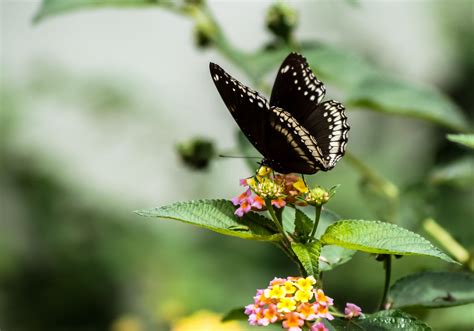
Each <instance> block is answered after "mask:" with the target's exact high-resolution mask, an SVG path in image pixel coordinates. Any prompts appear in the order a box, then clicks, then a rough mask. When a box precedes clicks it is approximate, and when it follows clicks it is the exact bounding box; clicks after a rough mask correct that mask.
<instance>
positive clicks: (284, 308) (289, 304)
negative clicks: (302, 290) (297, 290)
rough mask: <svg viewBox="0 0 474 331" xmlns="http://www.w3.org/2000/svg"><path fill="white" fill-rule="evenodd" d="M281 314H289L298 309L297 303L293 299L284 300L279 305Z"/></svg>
mask: <svg viewBox="0 0 474 331" xmlns="http://www.w3.org/2000/svg"><path fill="white" fill-rule="evenodd" d="M277 309H278V311H279V312H284V313H289V312H291V311H294V310H295V309H296V301H295V300H294V299H293V298H282V299H281V300H280V302H279V303H278V304H277Z"/></svg>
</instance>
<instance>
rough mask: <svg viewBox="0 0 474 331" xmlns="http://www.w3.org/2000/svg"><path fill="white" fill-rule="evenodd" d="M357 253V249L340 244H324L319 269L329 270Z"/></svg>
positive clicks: (347, 260)
mask: <svg viewBox="0 0 474 331" xmlns="http://www.w3.org/2000/svg"><path fill="white" fill-rule="evenodd" d="M355 253H356V251H355V250H351V249H347V248H344V247H340V246H333V245H326V246H323V248H322V250H321V256H320V258H319V271H329V270H332V269H334V268H336V267H338V266H340V265H341V264H344V263H347V262H349V261H350V260H351V259H352V258H353V257H354V254H355Z"/></svg>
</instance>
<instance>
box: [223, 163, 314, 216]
mask: <svg viewBox="0 0 474 331" xmlns="http://www.w3.org/2000/svg"><path fill="white" fill-rule="evenodd" d="M240 185H242V186H246V187H247V190H246V191H245V192H243V193H242V194H240V195H239V196H237V197H235V198H233V199H232V200H231V201H232V203H233V204H234V206H239V207H238V208H237V210H236V211H235V214H236V215H237V216H239V217H242V216H243V215H244V214H245V213H248V212H249V211H250V210H254V211H256V210H265V201H266V200H268V201H271V204H272V206H274V207H276V208H283V207H284V206H286V205H287V204H288V203H291V204H297V205H307V204H308V202H307V201H305V196H306V195H307V194H309V192H310V191H309V189H308V187H307V186H306V184H305V182H304V181H303V179H302V178H300V177H298V176H296V175H294V174H287V175H282V174H277V175H273V172H272V170H271V169H270V168H268V167H261V168H260V169H259V170H258V172H257V174H256V175H255V176H254V177H250V178H245V179H241V180H240ZM252 192H253V193H254V194H252Z"/></svg>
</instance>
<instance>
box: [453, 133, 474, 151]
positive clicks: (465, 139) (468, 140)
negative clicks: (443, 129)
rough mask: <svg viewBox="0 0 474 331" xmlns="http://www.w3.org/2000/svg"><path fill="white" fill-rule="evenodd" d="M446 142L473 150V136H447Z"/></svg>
mask: <svg viewBox="0 0 474 331" xmlns="http://www.w3.org/2000/svg"><path fill="white" fill-rule="evenodd" d="M447 137H448V140H450V141H452V142H455V143H458V144H461V145H464V146H467V147H469V148H474V134H448V136H447Z"/></svg>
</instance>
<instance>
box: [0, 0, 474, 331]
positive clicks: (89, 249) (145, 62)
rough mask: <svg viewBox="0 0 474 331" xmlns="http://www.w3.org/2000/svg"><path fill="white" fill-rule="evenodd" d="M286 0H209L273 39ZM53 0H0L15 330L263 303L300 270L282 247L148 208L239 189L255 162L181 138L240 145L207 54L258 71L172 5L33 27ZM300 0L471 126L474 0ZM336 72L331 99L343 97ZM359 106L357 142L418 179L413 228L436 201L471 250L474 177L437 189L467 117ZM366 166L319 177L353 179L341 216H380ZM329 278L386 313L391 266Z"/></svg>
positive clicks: (1, 244)
mask: <svg viewBox="0 0 474 331" xmlns="http://www.w3.org/2000/svg"><path fill="white" fill-rule="evenodd" d="M272 3H273V2H271V1H245V2H240V1H214V2H213V1H211V2H210V4H209V6H210V8H211V9H212V11H213V13H214V15H215V18H216V19H217V20H218V21H219V22H220V24H221V26H222V28H223V30H224V32H225V33H226V35H227V36H228V38H229V39H230V40H232V41H233V42H234V43H235V45H237V46H238V47H240V48H242V49H244V50H252V49H254V48H257V47H260V46H262V45H263V44H264V43H266V42H267V41H268V40H269V39H270V33H269V31H268V30H266V29H265V26H264V17H265V15H266V12H267V10H268V7H269V6H270V5H271V4H272ZM39 6H40V2H39V1H13V0H11V1H9V0H4V1H2V2H1V61H2V64H1V75H2V77H1V79H2V82H1V86H0V88H1V90H0V93H1V114H0V128H1V138H0V141H1V147H0V148H1V172H0V182H1V186H0V199H1V201H0V202H1V207H0V211H1V215H0V224H1V230H0V328H1V329H2V330H6V331H8V330H78V331H83V330H84V331H85V330H109V329H114V325H115V329H117V324H116V322H117V320H120V319H121V318H124V317H130V318H132V319H133V320H134V321H136V323H137V324H136V325H135V327H137V325H138V326H139V327H140V328H139V329H141V330H167V329H168V328H169V325H170V322H172V321H173V320H175V319H177V318H180V317H182V316H186V315H188V314H190V313H192V312H193V311H196V310H199V309H209V310H212V311H216V312H219V313H224V312H226V311H228V310H230V309H232V308H234V307H238V306H242V305H245V304H248V303H250V302H251V300H252V296H253V295H254V293H255V289H256V288H262V287H265V286H266V285H267V283H268V281H269V280H270V279H272V278H273V277H274V276H287V275H294V274H296V273H297V270H296V268H295V266H293V265H292V264H291V263H290V262H289V261H288V260H287V259H286V257H285V256H284V255H282V254H281V253H280V251H278V250H277V249H276V248H275V247H273V246H271V245H269V244H264V243H258V242H246V241H243V240H241V239H235V238H228V237H224V236H222V235H219V234H215V233H211V232H208V231H205V230H201V229H197V228H194V227H190V226H186V225H183V224H177V223H173V222H163V221H160V220H156V219H144V218H141V217H139V216H136V215H134V214H133V213H132V211H133V210H136V209H139V208H146V207H153V206H160V205H164V204H167V203H171V202H175V201H179V200H191V199H201V198H231V197H232V196H235V195H236V194H238V193H240V190H241V188H240V187H239V186H238V179H239V178H243V177H247V176H249V175H251V174H252V171H251V170H250V169H249V168H247V167H246V164H245V162H244V161H242V160H235V159H218V160H214V161H213V162H212V163H211V164H210V166H209V168H208V169H206V170H204V171H193V170H190V169H189V168H187V167H186V166H185V165H183V164H182V162H181V160H180V158H179V156H178V155H177V153H176V148H175V147H176V144H178V143H179V142H181V141H186V140H188V139H191V138H193V137H195V136H201V137H206V138H209V139H211V140H213V141H214V142H215V144H216V148H217V149H218V150H219V151H222V152H230V153H234V154H235V153H238V150H237V147H236V140H235V133H236V131H237V126H236V124H235V123H234V121H233V120H232V118H231V116H230V115H229V114H228V111H227V110H226V109H225V106H224V104H223V103H222V101H221V100H220V97H219V95H218V93H217V92H216V90H215V87H214V86H213V83H212V81H211V79H210V77H209V73H208V63H209V61H213V62H217V63H219V64H221V65H222V66H224V67H225V68H226V69H228V70H229V71H230V72H231V73H233V74H234V75H235V76H236V77H237V78H239V79H241V80H242V81H243V82H244V83H247V84H250V80H248V79H247V78H246V77H245V74H244V73H242V72H241V71H240V70H239V68H237V67H235V65H233V64H231V63H229V61H228V60H226V59H225V58H224V57H223V56H222V55H221V54H219V53H218V52H217V51H215V50H214V49H212V48H211V49H204V50H203V49H199V48H197V47H196V45H195V44H196V43H195V40H194V36H193V33H192V29H193V25H192V23H191V22H190V21H189V20H187V19H186V18H183V17H181V16H177V15H174V14H173V13H171V12H169V11H166V10H163V9H160V8H148V9H140V8H135V9H132V8H129V9H123V8H122V9H100V10H90V11H77V12H72V13H70V14H67V15H60V16H57V17H52V18H51V19H48V20H45V21H43V22H40V23H39V24H35V25H34V24H32V18H33V17H34V15H35V13H36V12H37V11H38V8H39ZM291 6H292V7H294V8H295V9H296V10H297V12H298V13H299V27H298V30H297V31H296V37H297V38H301V39H312V40H318V41H322V42H327V43H329V44H333V45H338V46H339V47H341V48H343V49H347V50H350V51H351V52H354V53H357V54H359V55H360V56H362V57H364V58H366V59H367V60H368V61H370V62H371V63H374V64H376V65H377V66H378V67H380V68H382V69H383V70H385V71H386V72H390V73H392V74H395V75H396V76H398V77H402V78H403V79H404V80H406V81H410V82H416V83H419V84H429V85H432V86H435V87H437V88H438V89H440V90H441V91H443V92H444V93H445V94H447V95H448V96H450V97H451V99H452V100H453V101H454V103H456V104H457V105H458V106H459V107H460V108H461V109H462V110H463V112H464V114H465V116H466V117H467V118H468V119H469V120H470V121H471V123H472V120H473V119H474V99H473V98H474V97H473V93H472V87H473V77H474V54H473V47H472V44H473V41H474V38H473V37H474V30H473V16H472V13H473V2H472V1H468V0H466V1H463V0H457V1H417V2H407V1H393V2H376V1H360V2H347V1H309V0H308V1H298V2H292V3H291ZM312 65H314V66H315V67H316V68H317V67H318V64H317V63H312ZM274 72H275V71H274V70H272V74H271V75H269V76H268V82H269V83H271V82H272V80H273V79H274V77H273V75H274ZM250 85H251V84H250ZM327 85H328V86H327V87H328V93H327V95H328V96H329V97H330V98H334V99H338V98H339V99H341V100H344V97H343V94H342V92H341V91H340V90H339V89H338V87H337V86H334V85H332V84H327ZM348 116H349V122H350V125H351V128H352V129H351V131H350V141H349V150H350V151H351V152H353V153H354V154H356V155H357V156H358V157H360V158H362V159H363V160H364V161H365V162H366V163H367V164H369V165H370V166H371V167H372V168H374V169H376V170H377V171H378V172H379V173H380V174H383V176H385V177H386V178H388V179H389V180H390V181H392V182H393V183H396V184H397V185H398V186H399V187H403V188H404V191H403V192H402V195H401V196H402V202H403V203H406V204H407V205H412V206H413V205H414V206H415V208H413V209H410V211H408V212H406V213H405V214H404V212H403V211H402V214H403V217H401V219H400V224H401V225H403V226H405V227H407V228H410V229H412V230H414V231H418V232H421V230H420V227H419V223H420V221H421V219H418V218H417V214H416V211H413V210H417V209H424V210H425V209H428V210H429V213H430V215H432V216H433V217H435V218H436V220H437V221H438V222H439V223H440V224H442V225H443V226H444V227H445V228H446V229H448V230H449V231H450V232H451V234H452V235H453V237H454V238H455V239H456V240H458V241H459V242H460V243H461V244H462V245H464V247H466V248H467V249H469V250H470V251H472V250H473V249H474V237H473V234H474V226H473V221H474V210H473V201H474V191H473V189H472V185H465V184H466V181H467V180H471V184H472V176H473V175H472V173H471V177H470V178H468V179H466V180H464V181H462V182H461V185H459V183H458V182H456V181H446V182H442V183H440V184H437V185H436V189H435V190H434V189H433V188H432V186H430V185H427V183H426V181H427V180H428V179H427V174H429V173H431V172H433V171H434V170H433V169H436V168H437V167H441V166H443V165H444V164H449V162H451V161H452V160H454V159H457V158H459V157H463V156H465V155H467V153H468V152H467V150H466V149H464V148H462V147H460V146H458V145H456V144H453V143H451V142H449V141H447V140H446V139H445V134H446V133H450V132H452V131H450V130H447V129H443V128H441V127H440V126H436V125H434V124H431V123H429V122H425V121H421V120H415V119H409V118H402V117H395V116H386V115H384V114H380V113H373V112H368V111H363V109H348ZM471 171H472V169H471ZM359 179H360V178H359V176H358V174H357V173H356V172H355V171H354V170H353V169H352V168H351V167H350V166H349V165H348V163H347V161H346V160H344V159H343V160H342V161H341V162H340V164H339V165H338V166H337V167H336V168H335V170H334V171H331V172H330V173H320V174H317V175H316V176H314V177H313V178H312V179H311V181H312V182H313V183H318V184H320V185H325V186H328V187H329V186H332V185H335V184H341V187H340V188H339V190H338V193H337V195H336V197H335V198H334V199H333V200H332V201H331V203H330V205H329V206H328V207H329V208H330V209H332V210H334V211H335V212H337V213H338V214H340V215H341V216H342V217H344V218H364V219H376V218H378V215H377V210H376V209H374V208H370V207H369V206H368V205H370V204H367V200H370V199H371V197H370V196H368V193H366V192H365V191H364V190H361V189H360V183H359ZM420 188H421V189H420ZM411 192H416V193H415V194H411ZM420 192H423V194H422V193H420ZM424 195H426V196H429V201H430V203H429V204H428V205H426V206H425V205H424V203H423V202H422V200H423V199H424V197H425V196H424ZM446 268H448V267H447V266H446V265H445V264H444V263H443V262H439V261H436V260H432V259H429V258H415V257H413V258H412V257H409V258H403V259H400V260H397V261H396V262H395V263H394V279H396V278H398V277H400V276H403V275H406V274H408V273H411V272H414V271H419V270H426V269H446ZM324 279H325V286H326V292H327V293H328V294H329V295H330V296H331V297H334V299H335V302H336V304H337V303H339V304H340V305H342V304H343V303H344V302H346V301H350V302H355V303H357V304H358V305H360V306H361V307H363V309H364V311H367V312H370V311H372V310H374V309H375V308H376V306H377V304H378V300H379V298H380V295H381V291H382V286H383V272H382V265H381V264H380V263H379V262H376V261H375V259H374V258H373V257H371V256H368V255H364V254H361V253H358V254H357V255H356V258H355V259H354V260H353V261H351V262H350V263H348V264H346V265H343V266H341V267H339V268H338V269H336V270H334V271H331V272H328V273H326V274H325V277H324ZM417 313H418V314H421V315H423V317H424V318H426V319H427V321H428V323H430V324H431V325H432V326H433V327H434V328H435V329H437V330H448V329H451V328H453V329H456V330H463V329H466V330H467V329H469V328H470V326H472V325H474V317H473V316H474V307H473V306H472V305H469V306H461V307H458V308H450V309H444V310H435V311H431V312H430V311H421V312H417ZM470 313H473V314H472V315H469V314H470ZM453 316H457V317H456V319H458V322H456V323H458V324H456V325H453V323H452V320H453V318H454V317H453ZM459 316H463V318H461V319H459ZM114 323H115V324H114ZM471 323H472V324H471ZM129 331H134V329H130V328H129Z"/></svg>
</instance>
